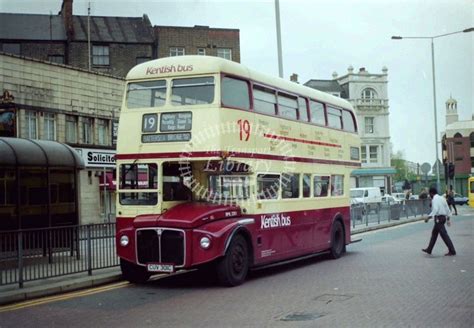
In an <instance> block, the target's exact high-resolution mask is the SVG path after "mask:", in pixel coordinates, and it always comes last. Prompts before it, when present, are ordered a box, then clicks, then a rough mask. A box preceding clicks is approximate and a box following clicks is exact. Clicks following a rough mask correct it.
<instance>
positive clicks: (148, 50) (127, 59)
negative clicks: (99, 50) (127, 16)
mask: <svg viewBox="0 0 474 328" xmlns="http://www.w3.org/2000/svg"><path fill="white" fill-rule="evenodd" d="M98 45H99V44H98ZM100 45H104V46H109V65H108V66H97V65H94V64H93V62H92V58H91V65H92V70H93V71H96V72H100V73H104V74H110V75H113V76H120V77H125V76H126V75H127V73H128V71H130V69H131V68H132V67H134V66H135V65H136V64H137V58H138V57H149V58H152V56H153V46H152V45H151V44H124V43H107V44H100ZM92 46H93V44H91V52H92ZM87 53H88V44H87V42H72V43H71V44H70V47H69V65H71V66H74V67H80V68H83V69H88V67H89V59H88V57H87Z"/></svg>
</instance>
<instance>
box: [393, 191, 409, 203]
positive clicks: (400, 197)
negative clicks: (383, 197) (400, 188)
mask: <svg viewBox="0 0 474 328" xmlns="http://www.w3.org/2000/svg"><path fill="white" fill-rule="evenodd" d="M392 196H393V197H395V198H396V199H398V200H400V201H404V200H405V199H406V194H405V193H404V192H392Z"/></svg>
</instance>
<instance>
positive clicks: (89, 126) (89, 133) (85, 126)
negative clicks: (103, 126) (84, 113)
mask: <svg viewBox="0 0 474 328" xmlns="http://www.w3.org/2000/svg"><path fill="white" fill-rule="evenodd" d="M93 131H94V130H93V121H92V118H89V117H83V118H82V142H83V143H85V144H92V140H93Z"/></svg>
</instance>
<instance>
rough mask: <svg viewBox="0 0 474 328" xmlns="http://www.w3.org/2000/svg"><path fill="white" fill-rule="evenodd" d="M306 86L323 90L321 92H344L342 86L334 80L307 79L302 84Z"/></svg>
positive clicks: (342, 93)
mask: <svg viewBox="0 0 474 328" xmlns="http://www.w3.org/2000/svg"><path fill="white" fill-rule="evenodd" d="M304 85H305V86H307V87H310V88H313V89H316V90H319V91H323V92H340V93H341V95H344V94H345V91H344V88H342V87H341V85H340V84H339V83H337V81H336V80H313V79H312V80H309V81H308V82H306V83H305V84H304Z"/></svg>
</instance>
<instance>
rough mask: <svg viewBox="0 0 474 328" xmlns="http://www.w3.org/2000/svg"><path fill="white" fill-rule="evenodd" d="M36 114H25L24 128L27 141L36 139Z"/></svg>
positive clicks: (31, 112)
mask: <svg viewBox="0 0 474 328" xmlns="http://www.w3.org/2000/svg"><path fill="white" fill-rule="evenodd" d="M36 122H37V114H36V112H33V111H30V110H28V111H26V112H25V123H26V124H25V128H26V137H27V138H29V139H37V138H38V126H37V123H36Z"/></svg>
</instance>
